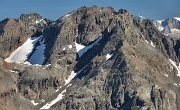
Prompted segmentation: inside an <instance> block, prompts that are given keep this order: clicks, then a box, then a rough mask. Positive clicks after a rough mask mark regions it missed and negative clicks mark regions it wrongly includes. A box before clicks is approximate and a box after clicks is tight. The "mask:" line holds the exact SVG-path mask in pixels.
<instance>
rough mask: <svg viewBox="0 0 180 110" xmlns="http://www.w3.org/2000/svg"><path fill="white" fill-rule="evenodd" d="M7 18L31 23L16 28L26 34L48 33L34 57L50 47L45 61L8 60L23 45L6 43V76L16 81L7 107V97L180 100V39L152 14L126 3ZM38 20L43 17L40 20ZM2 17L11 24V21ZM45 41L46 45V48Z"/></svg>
mask: <svg viewBox="0 0 180 110" xmlns="http://www.w3.org/2000/svg"><path fill="white" fill-rule="evenodd" d="M8 21H11V22H13V23H12V24H16V25H18V26H19V27H23V29H24V30H27V31H26V32H27V33H25V35H24V32H25V31H22V32H23V33H17V34H18V35H19V36H20V39H23V38H24V36H28V37H26V38H24V39H26V40H27V39H28V38H29V37H30V36H31V37H32V38H33V37H34V36H36V37H37V36H40V35H42V36H43V37H42V36H41V37H40V39H44V40H43V41H41V40H38V41H37V43H35V44H34V48H33V49H32V52H31V53H29V54H30V55H29V56H28V57H27V59H26V61H27V62H29V63H31V62H30V61H32V59H33V58H34V56H36V55H37V54H36V53H43V56H38V57H39V58H41V57H43V58H44V61H43V65H34V64H31V65H27V62H26V61H24V62H22V63H21V64H17V63H16V62H15V64H9V63H7V62H5V61H3V60H4V59H5V58H7V57H8V56H9V55H10V54H11V53H12V52H13V51H14V50H15V49H16V48H17V47H13V49H9V48H8V46H9V45H3V46H2V47H1V48H2V49H1V50H3V52H7V55H4V54H2V55H0V56H1V58H2V59H1V61H2V63H1V65H2V70H3V72H2V73H1V74H2V79H3V78H6V77H7V76H5V75H3V74H5V73H6V74H8V75H9V76H12V77H13V80H14V84H10V85H14V86H12V87H10V88H6V89H4V91H1V98H0V99H2V100H6V102H3V103H2V105H3V107H4V108H3V107H2V109H5V108H7V109H11V108H8V105H6V104H8V103H13V104H12V107H14V109H17V110H24V109H27V110H31V109H35V110H36V109H37V110H38V109H50V110H64V109H67V110H74V109H82V110H109V109H111V110H119V109H122V110H130V109H132V110H136V109H140V110H146V109H147V110H149V109H150V110H167V109H168V110H178V109H179V108H180V106H179V105H180V104H179V102H180V96H179V93H180V88H179V87H180V78H179V76H180V68H179V67H178V66H179V65H178V64H179V60H180V59H179V58H180V57H179V48H180V47H179V40H173V39H171V38H170V37H168V36H165V35H163V34H162V33H161V32H159V31H158V29H157V28H156V27H155V26H154V24H153V23H152V22H151V21H150V20H143V21H142V22H140V21H138V20H137V19H136V18H134V17H133V16H132V15H131V14H130V13H129V12H128V11H127V10H124V9H121V10H119V11H118V12H116V11H115V10H114V9H113V8H112V7H107V8H101V7H97V6H93V7H90V8H89V7H81V8H79V9H77V10H75V11H73V12H70V13H69V14H67V15H65V16H62V17H61V18H59V19H58V20H56V21H50V20H47V19H43V18H42V17H41V16H39V15H37V14H28V15H21V17H20V18H19V19H18V20H13V19H11V20H8ZM36 21H38V23H40V24H38V23H35V24H34V22H36ZM0 24H1V29H2V30H5V29H4V27H5V26H6V25H7V23H6V22H5V21H1V23H0ZM4 24H6V25H4ZM13 26H14V25H13ZM9 27H12V26H9ZM28 27H32V28H28ZM17 29H18V28H17ZM5 31H6V32H8V31H9V30H8V29H7V30H5ZM0 32H1V33H0V34H1V35H2V33H3V32H4V31H3V32H2V31H0ZM11 34H12V36H15V35H16V33H11ZM7 35H9V34H7ZM21 36H22V37H21ZM8 37H9V36H7V37H6V36H4V37H1V38H3V39H8ZM13 38H16V37H13ZM26 40H24V41H22V42H21V43H20V44H19V46H20V45H22V44H23V43H24V42H25V41H26ZM10 41H11V40H10ZM12 41H13V40H12ZM42 43H43V44H42ZM0 44H1V43H0ZM13 45H14V44H12V46H13ZM41 45H45V48H41V49H40V50H41V51H42V52H41V51H39V48H40V47H41ZM5 49H6V50H5ZM16 57H18V56H17V55H16ZM24 63H25V64H24ZM29 63H28V64H29ZM4 65H8V68H7V67H6V68H5V66H4ZM7 69H11V70H10V71H9V70H7ZM178 75H179V76H178ZM2 79H1V81H3V80H2ZM2 85H5V84H2ZM7 97H8V99H7ZM15 99H16V100H15ZM0 104H1V103H0Z"/></svg>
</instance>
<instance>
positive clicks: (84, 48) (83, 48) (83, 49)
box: [75, 35, 102, 57]
mask: <svg viewBox="0 0 180 110" xmlns="http://www.w3.org/2000/svg"><path fill="white" fill-rule="evenodd" d="M101 39H102V35H100V36H99V37H98V38H97V39H96V40H95V41H94V42H93V43H92V44H90V45H88V46H84V45H81V44H78V43H76V42H75V46H76V50H77V52H78V55H79V57H81V56H82V55H83V54H84V53H85V52H86V51H87V50H89V49H90V48H92V47H93V46H94V45H96V44H97V43H98V42H99V41H100V40H101Z"/></svg>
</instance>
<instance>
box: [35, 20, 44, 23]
mask: <svg viewBox="0 0 180 110" xmlns="http://www.w3.org/2000/svg"><path fill="white" fill-rule="evenodd" d="M43 20H44V19H41V20H36V24H39V23H40V22H41V21H43Z"/></svg>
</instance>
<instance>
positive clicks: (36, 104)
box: [31, 100, 39, 105]
mask: <svg viewBox="0 0 180 110" xmlns="http://www.w3.org/2000/svg"><path fill="white" fill-rule="evenodd" d="M31 102H32V104H33V105H38V104H39V103H35V102H34V100H31Z"/></svg>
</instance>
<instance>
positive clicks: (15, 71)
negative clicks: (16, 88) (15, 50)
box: [9, 70, 18, 73]
mask: <svg viewBox="0 0 180 110" xmlns="http://www.w3.org/2000/svg"><path fill="white" fill-rule="evenodd" d="M9 71H10V72H12V73H18V72H17V71H13V70H9Z"/></svg>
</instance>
